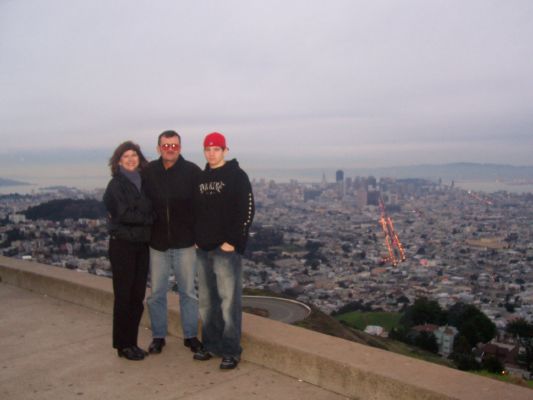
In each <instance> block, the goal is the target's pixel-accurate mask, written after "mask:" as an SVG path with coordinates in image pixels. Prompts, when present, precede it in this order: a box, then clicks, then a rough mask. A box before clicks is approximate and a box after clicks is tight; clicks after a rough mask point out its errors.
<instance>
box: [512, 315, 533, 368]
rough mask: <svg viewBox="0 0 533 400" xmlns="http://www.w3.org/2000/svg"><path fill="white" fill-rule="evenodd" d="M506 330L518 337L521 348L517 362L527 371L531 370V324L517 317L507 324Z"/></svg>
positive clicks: (532, 348) (532, 352) (532, 332)
mask: <svg viewBox="0 0 533 400" xmlns="http://www.w3.org/2000/svg"><path fill="white" fill-rule="evenodd" d="M507 332H509V333H510V334H512V335H515V336H516V337H517V338H518V343H519V344H520V347H521V350H522V351H521V352H520V353H519V355H518V360H517V361H518V363H519V364H521V365H523V366H524V367H525V368H526V369H527V370H528V371H533V324H530V323H529V322H527V321H526V320H525V319H523V318H517V319H515V320H513V321H511V322H509V323H508V324H507Z"/></svg>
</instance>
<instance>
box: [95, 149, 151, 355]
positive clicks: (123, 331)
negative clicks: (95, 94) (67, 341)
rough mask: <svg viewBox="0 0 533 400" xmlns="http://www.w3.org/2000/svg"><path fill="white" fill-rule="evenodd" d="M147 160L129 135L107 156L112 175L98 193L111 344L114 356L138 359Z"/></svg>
mask: <svg viewBox="0 0 533 400" xmlns="http://www.w3.org/2000/svg"><path fill="white" fill-rule="evenodd" d="M147 163H148V161H147V160H146V158H145V157H144V155H143V154H142V152H141V149H140V147H139V145H137V144H135V143H133V142H131V141H127V142H124V143H122V144H120V145H119V146H118V147H117V148H116V149H115V151H114V152H113V155H112V156H111V158H110V159H109V167H110V168H111V175H112V179H111V181H110V182H109V184H108V185H107V189H106V191H105V193H104V203H105V206H106V208H107V211H108V213H109V214H108V227H109V236H110V237H109V261H110V262H111V270H112V272H113V293H114V295H115V301H114V306H113V347H114V348H115V349H117V352H118V355H119V357H125V358H127V359H128V360H142V359H143V358H144V357H145V356H146V355H147V354H148V353H147V352H146V351H144V350H143V349H141V348H139V347H138V346H137V336H138V333H139V323H140V322H141V316H142V313H143V310H144V306H143V301H144V295H145V291H146V279H147V276H148V263H149V252H148V242H149V240H150V231H151V224H152V219H153V218H152V205H151V203H150V200H148V198H147V197H146V195H145V194H144V190H143V187H142V180H141V174H140V171H141V170H142V168H143V167H144V166H145V165H146V164H147Z"/></svg>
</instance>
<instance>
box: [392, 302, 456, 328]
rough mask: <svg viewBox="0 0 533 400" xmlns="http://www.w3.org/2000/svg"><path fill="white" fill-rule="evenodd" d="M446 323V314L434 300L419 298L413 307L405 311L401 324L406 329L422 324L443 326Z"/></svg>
mask: <svg viewBox="0 0 533 400" xmlns="http://www.w3.org/2000/svg"><path fill="white" fill-rule="evenodd" d="M445 321H446V312H445V311H443V310H442V308H441V307H440V306H439V303H437V302H436V301H434V300H428V299H427V298H426V297H419V298H417V299H416V300H415V302H414V303H413V305H412V306H409V307H407V308H406V309H405V312H404V314H403V316H402V318H401V319H400V323H401V324H403V325H405V326H406V327H412V326H415V325H422V324H436V325H442V324H443V323H444V322H445Z"/></svg>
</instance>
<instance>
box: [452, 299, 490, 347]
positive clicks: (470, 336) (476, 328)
mask: <svg viewBox="0 0 533 400" xmlns="http://www.w3.org/2000/svg"><path fill="white" fill-rule="evenodd" d="M448 325H451V326H455V327H456V328H457V329H458V330H459V334H460V335H462V336H464V337H465V338H466V339H467V340H468V343H469V344H470V346H471V347H474V346H475V345H476V344H477V343H479V342H483V343H486V342H488V341H490V340H491V339H492V338H493V337H494V336H495V335H496V325H494V323H493V322H492V321H491V320H490V319H489V318H488V317H487V316H486V315H485V314H484V313H483V312H481V311H480V310H479V309H478V308H477V307H475V306H473V305H470V304H464V303H456V304H454V305H453V306H452V307H450V309H449V310H448Z"/></svg>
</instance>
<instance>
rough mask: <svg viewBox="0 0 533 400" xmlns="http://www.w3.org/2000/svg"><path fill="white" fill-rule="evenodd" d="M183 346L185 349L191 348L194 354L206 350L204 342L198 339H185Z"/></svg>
mask: <svg viewBox="0 0 533 400" xmlns="http://www.w3.org/2000/svg"><path fill="white" fill-rule="evenodd" d="M183 345H184V346H185V347H189V348H190V349H191V351H192V352H193V353H198V352H199V351H200V350H202V349H203V348H204V346H203V345H202V342H200V341H199V340H198V338H196V337H193V338H188V339H184V340H183Z"/></svg>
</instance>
